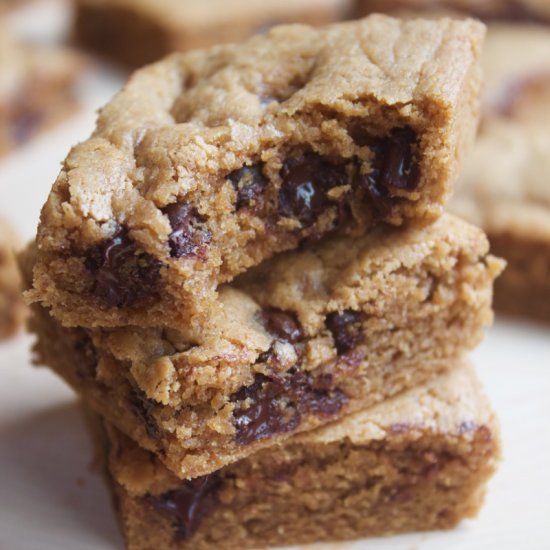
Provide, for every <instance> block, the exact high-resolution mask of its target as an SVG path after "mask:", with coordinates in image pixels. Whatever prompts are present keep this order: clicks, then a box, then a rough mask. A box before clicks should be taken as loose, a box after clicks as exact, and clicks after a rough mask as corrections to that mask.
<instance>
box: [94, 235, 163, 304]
mask: <svg viewBox="0 0 550 550" xmlns="http://www.w3.org/2000/svg"><path fill="white" fill-rule="evenodd" d="M85 266H86V268H87V269H88V270H89V271H90V272H91V273H92V274H93V278H94V285H93V289H92V292H93V294H94V295H95V296H97V297H98V298H101V299H102V300H104V301H105V302H106V303H107V304H108V305H110V306H113V307H127V306H132V305H136V304H137V303H140V302H143V301H145V300H148V299H151V298H154V297H155V296H156V295H157V286H158V282H159V273H160V268H161V263H160V262H159V261H158V260H155V259H154V258H153V257H152V256H150V255H149V254H147V253H146V252H143V251H141V250H140V249H139V248H138V247H137V245H136V244H135V243H134V242H133V241H132V240H131V239H130V237H129V236H128V231H127V230H126V229H125V228H121V229H120V230H119V231H118V232H117V233H115V234H114V235H113V236H112V237H111V238H110V239H108V240H106V241H105V242H103V243H101V244H100V245H99V246H97V247H96V248H95V249H94V250H92V251H91V252H90V253H89V255H88V257H87V258H86V260H85Z"/></svg>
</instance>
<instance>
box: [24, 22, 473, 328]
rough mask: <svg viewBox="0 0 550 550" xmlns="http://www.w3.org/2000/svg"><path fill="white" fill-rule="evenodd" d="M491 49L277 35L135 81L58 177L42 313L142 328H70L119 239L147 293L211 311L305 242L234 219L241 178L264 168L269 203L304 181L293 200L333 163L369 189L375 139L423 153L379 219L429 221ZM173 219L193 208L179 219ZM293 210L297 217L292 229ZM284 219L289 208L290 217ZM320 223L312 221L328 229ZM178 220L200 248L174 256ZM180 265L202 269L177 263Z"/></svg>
mask: <svg viewBox="0 0 550 550" xmlns="http://www.w3.org/2000/svg"><path fill="white" fill-rule="evenodd" d="M483 35H484V27H483V26H482V25H481V24H479V23H476V22H474V21H453V20H450V19H443V20H440V21H423V20H415V21H400V20H397V19H393V18H388V17H385V16H372V17H369V18H367V19H364V20H362V21H359V22H352V23H345V24H339V25H333V26H330V27H326V28H325V29H322V30H316V29H313V28H310V27H307V26H302V25H292V26H283V27H278V28H275V29H273V30H272V31H271V32H270V33H268V34H267V35H264V36H260V37H255V38H253V39H252V40H250V41H249V42H247V43H245V44H242V45H233V46H223V47H216V48H213V49H211V50H206V51H196V52H191V53H187V54H176V55H173V56H171V57H169V58H167V59H166V60H164V61H162V62H160V63H158V64H156V65H152V66H150V67H147V68H145V69H144V70H141V71H138V72H137V73H135V74H134V76H133V77H132V78H131V79H130V81H129V82H128V84H127V85H126V86H125V87H124V89H123V90H122V91H121V92H120V93H119V94H118V95H117V96H116V97H115V98H114V99H113V100H112V101H111V102H110V103H109V104H108V105H107V106H106V107H105V108H104V109H103V110H102V111H101V114H100V116H99V119H98V123H97V128H96V131H95V132H94V134H93V136H92V137H91V138H90V139H89V140H87V141H85V142H84V143H82V144H80V145H78V146H76V147H75V148H74V149H73V150H72V152H71V153H70V154H69V156H68V157H67V159H66V160H65V162H64V164H63V169H62V172H61V174H60V176H59V178H58V180H57V182H56V183H55V185H54V187H53V189H52V192H51V194H50V196H49V199H48V201H47V203H46V205H45V207H44V209H43V211H42V216H41V223H40V226H39V230H38V239H37V243H38V247H39V255H38V262H37V270H35V290H34V296H33V299H35V300H39V301H43V302H44V303H45V304H46V305H49V306H53V313H54V315H60V316H61V317H63V321H64V322H66V323H68V324H85V323H86V322H88V323H91V325H92V326H93V325H98V324H99V325H101V324H104V325H106V326H117V325H120V324H124V323H128V322H133V323H135V324H142V323H145V324H146V323H147V316H146V315H144V314H143V312H141V314H140V316H138V317H136V316H133V317H132V315H119V314H118V313H116V314H112V313H111V312H108V313H105V314H103V312H102V311H101V307H100V305H101V304H99V305H98V304H97V303H93V302H89V303H87V306H86V307H87V309H85V310H83V311H82V312H80V313H81V314H80V315H76V316H73V317H71V314H70V311H71V310H72V311H76V310H77V309H78V308H79V307H80V305H81V303H80V302H79V300H80V298H79V296H82V295H84V294H86V292H89V290H86V288H88V289H89V287H90V284H91V283H90V282H89V281H88V280H89V277H90V274H89V266H90V262H89V256H90V249H91V248H93V247H97V246H98V245H101V243H104V242H105V241H106V240H107V239H111V242H112V239H116V238H119V239H123V240H124V239H126V242H128V241H129V242H130V243H131V245H132V246H133V247H135V249H137V250H139V251H142V252H144V253H145V254H146V255H147V258H148V259H149V260H152V261H150V262H149V265H148V267H147V269H148V271H147V273H145V274H144V275H143V274H142V275H143V278H144V279H145V280H146V282H147V283H148V284H147V285H142V286H151V285H150V284H149V280H150V279H152V278H155V277H157V275H159V274H160V275H159V277H160V278H161V279H162V280H163V285H164V286H163V288H168V287H169V288H170V289H171V292H172V295H171V299H170V301H171V303H173V302H174V300H175V301H176V303H178V302H179V303H180V305H182V306H183V303H184V300H183V299H182V298H181V292H182V290H183V292H186V293H187V295H186V296H187V298H186V300H187V303H189V301H193V300H191V299H190V298H189V297H191V296H194V297H195V301H196V298H197V297H200V298H202V299H203V301H206V300H207V299H208V296H207V294H208V292H214V291H213V290H212V289H215V288H216V286H217V284H219V283H220V282H227V281H230V280H231V279H232V278H233V277H234V276H235V275H237V274H238V273H240V272H242V271H244V270H246V269H247V268H248V267H250V266H252V265H256V264H257V263H259V261H261V260H262V259H265V258H267V257H269V256H270V255H272V254H273V253H276V252H277V251H281V250H282V249H289V248H294V247H295V246H297V244H298V242H299V241H296V240H294V241H291V242H290V241H289V242H290V244H288V245H287V244H284V241H285V239H287V236H288V235H290V234H291V233H292V231H294V229H295V227H296V225H295V224H296V223H297V222H296V219H291V218H292V216H291V218H288V219H286V218H285V219H282V221H281V217H280V218H279V219H278V221H276V223H275V228H276V231H272V230H271V229H270V228H269V223H270V222H269V220H267V221H266V219H264V218H262V217H261V216H254V215H253V214H254V213H252V214H251V213H250V212H249V211H248V210H247V211H246V212H244V213H242V212H239V211H237V212H235V202H236V201H235V199H236V197H235V195H236V190H235V186H234V184H235V182H234V181H233V183H232V182H231V177H232V176H233V175H234V174H235V173H236V172H238V171H239V170H240V169H242V168H243V166H245V167H250V166H252V167H253V169H254V168H255V167H257V166H261V169H262V172H263V176H265V177H266V178H268V179H269V181H270V182H271V183H270V185H272V186H273V189H271V190H270V192H271V193H272V195H271V196H272V197H273V192H278V190H279V189H281V186H282V185H284V183H285V182H284V181H283V184H281V177H283V178H284V174H285V170H287V172H292V170H294V173H293V175H290V176H288V178H289V179H291V180H292V178H294V180H297V182H295V181H291V185H301V183H299V180H300V178H302V177H309V175H308V174H305V175H304V170H303V169H302V168H301V167H298V168H297V169H295V168H293V166H294V165H293V164H292V162H293V160H289V158H290V159H295V158H296V157H297V155H302V159H304V158H305V159H307V158H308V155H313V157H315V158H320V159H321V160H315V158H314V161H312V162H311V165H310V166H309V167H306V172H307V170H314V169H315V171H316V173H323V170H324V168H323V166H325V165H324V164H323V162H326V160H327V159H328V161H330V162H339V163H347V164H346V166H345V169H346V170H348V176H347V177H351V176H349V170H355V168H354V167H352V166H348V164H351V163H356V164H355V165H354V166H357V165H359V166H360V168H359V170H360V172H359V174H363V175H365V174H366V171H367V170H369V166H370V170H371V173H374V172H376V170H378V168H379V167H378V165H377V163H376V162H377V158H376V157H375V158H374V159H373V154H374V153H375V152H376V147H377V146H376V145H373V144H372V141H369V140H372V138H374V139H378V140H381V139H387V137H388V136H389V135H390V136H391V135H392V134H391V132H392V131H393V130H394V129H396V128H397V129H405V130H406V132H408V134H407V135H406V136H405V137H401V138H400V139H401V140H402V142H403V141H404V143H409V141H407V140H409V139H411V140H412V142H411V143H413V142H414V143H413V145H408V147H412V150H411V151H410V152H407V151H405V152H404V153H403V154H404V155H405V156H406V155H409V158H408V160H404V161H403V162H404V165H405V166H408V163H410V162H412V161H414V163H415V164H414V166H413V168H414V169H416V165H418V174H419V176H418V178H417V179H418V181H415V182H414V185H413V186H411V187H408V186H407V185H405V186H402V185H400V184H399V183H400V182H398V184H399V185H398V187H397V188H394V189H393V191H392V196H391V197H392V201H393V202H394V203H395V204H392V207H391V208H390V210H389V211H388V212H387V213H386V215H385V216H384V220H385V221H389V222H390V223H394V224H396V225H399V224H401V223H404V222H405V221H412V222H416V223H418V224H425V223H427V222H428V221H432V220H433V219H434V218H436V217H437V216H439V215H440V213H441V208H442V204H443V202H444V201H445V199H446V198H447V195H448V193H449V191H450V188H451V187H452V184H453V183H454V180H455V177H456V173H457V170H458V165H459V163H460V160H461V157H462V152H463V149H464V148H465V146H466V145H467V144H468V143H469V142H470V141H471V138H472V135H473V129H474V126H475V121H476V118H477V106H478V101H477V96H478V90H479V80H480V79H479V71H478V67H477V58H478V55H479V51H480V47H481V42H482V40H483ZM358 130H359V131H358ZM356 134H359V135H358V137H356V138H354V137H353V135H356ZM409 134H410V135H411V138H409V137H408V135H409ZM392 139H394V138H392ZM390 145H391V144H390ZM400 146H401V147H404V146H405V145H400ZM298 158H299V157H298ZM308 162H309V161H308ZM315 163H317V164H319V165H320V167H321V168H315ZM401 165H403V163H402V164H401ZM289 166H290V168H289ZM311 166H313V168H312V167H311ZM339 166H341V165H339ZM396 166H399V164H398V165H396ZM406 169H407V170H408V168H406ZM411 169H412V168H411ZM325 172H326V170H325ZM336 172H337V171H336ZM341 173H344V172H343V168H340V172H338V173H336V174H335V175H334V177H333V178H332V181H330V182H328V183H327V185H328V186H329V187H330V186H332V187H331V191H330V192H327V197H328V196H329V194H330V193H333V195H334V196H332V195H331V198H330V200H331V201H336V200H338V196H339V195H338V193H340V194H341V193H346V192H347V191H346V190H347V189H348V187H346V186H345V185H340V187H337V185H338V184H337V182H338V181H339V179H338V178H339V177H340V174H341ZM344 176H345V173H344ZM342 183H345V180H342ZM291 191H292V189H291ZM238 200H239V199H237V204H238ZM299 200H303V195H300V196H299ZM373 201H374V199H371V202H373ZM272 202H273V200H272ZM175 204H178V205H182V204H183V205H191V206H190V207H189V208H188V210H187V211H186V212H183V211H182V210H181V209H180V210H178V208H179V207H177V206H173V205H175ZM270 204H271V203H270ZM275 204H276V202H275ZM296 206H297V205H296V203H294V204H293V203H292V202H291V203H290V211H291V214H292V213H294V214H295V213H296ZM361 206H363V205H361ZM283 207H284V204H283V205H282V203H281V198H280V194H279V205H278V208H279V215H280V216H281V214H283V216H282V217H283V218H284V215H286V214H287V213H286V212H284V208H283ZM170 209H174V210H170ZM352 209H353V205H352ZM237 210H238V208H237ZM362 210H363V213H361V214H360V215H359V214H357V211H358V207H357V206H356V208H355V212H354V216H355V217H357V216H359V217H361V216H363V218H365V219H363V220H362V223H363V227H362V228H361V232H365V231H366V227H368V226H369V224H370V225H372V223H373V219H372V214H371V213H370V212H371V210H370V208H364V207H363V208H362ZM322 214H323V213H322V212H321V214H319V215H318V216H317V217H316V218H315V217H314V218H312V219H314V220H315V219H317V220H321V221H320V222H319V224H320V225H323V224H325V225H326V223H328V222H327V220H325V219H324V218H323V215H322ZM308 215H309V214H308ZM174 219H176V220H179V221H177V223H178V224H179V223H180V222H181V220H184V222H185V224H187V226H186V231H187V234H184V235H183V236H184V237H185V239H188V240H189V239H190V238H191V237H193V235H194V237H193V238H194V239H195V240H194V241H193V243H194V244H193V247H194V248H192V249H189V247H187V248H186V247H183V248H181V247H179V248H178V246H179V245H178V246H174V243H173V242H171V239H172V237H173V235H174V232H175V231H176V230H175V229H174V223H175V222H174ZM323 220H324V221H323ZM302 221H303V220H302ZM306 221H308V220H306ZM205 224H206V229H205V228H204V226H205ZM293 224H294V225H293ZM299 225H300V223H299V222H298V226H299ZM179 227H181V224H180V226H179ZM121 228H123V229H122V230H121ZM277 231H278V233H277ZM193 232H194V233H193ZM284 232H286V233H284ZM191 233H193V235H191ZM283 234H284V236H280V235H283ZM197 243H198V244H197ZM258 243H259V244H258ZM266 243H267V244H266ZM201 247H202V248H201ZM135 249H134V250H135ZM203 249H206V250H207V252H206V253H205V254H203ZM182 251H183V252H188V253H189V254H188V256H189V255H194V256H195V258H194V259H193V261H192V262H191V261H187V258H184V260H183V261H182V260H181V259H180V252H182ZM127 252H128V250H127ZM174 256H175V257H174ZM197 257H200V258H199V259H200V261H196V258H197ZM92 263H93V262H92ZM84 266H86V267H87V268H88V273H87V272H86V269H84ZM96 268H97V261H96ZM166 268H167V269H166ZM133 269H134V271H139V269H140V266H133ZM130 271H131V270H130ZM192 272H193V274H194V275H192V274H191V273H192ZM167 281H168V282H167ZM86 285H88V286H86ZM162 296H163V294H162V293H161V297H162ZM75 297H76V298H75ZM166 303H168V300H166V302H165V303H164V306H166ZM56 306H59V307H57V309H56ZM164 306H163V307H164ZM157 309H162V307H160V308H157ZM178 309H179V310H180V311H181V309H182V308H181V307H180V308H178ZM67 311H68V312H69V313H68V314H67ZM98 312H100V313H98ZM98 315H99V316H100V318H97V316H98ZM166 317H167V314H166V307H164V309H163V311H161V312H160V313H157V311H156V310H153V309H150V310H149V311H148V318H149V322H156V323H157V324H158V323H159V322H160V320H161V319H165V318H166ZM90 319H92V320H93V321H90Z"/></svg>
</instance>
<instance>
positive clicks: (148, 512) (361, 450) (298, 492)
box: [95, 364, 500, 550]
mask: <svg viewBox="0 0 550 550" xmlns="http://www.w3.org/2000/svg"><path fill="white" fill-rule="evenodd" d="M95 421H96V422H97V424H98V427H99V430H101V431H100V432H99V434H100V436H99V437H98V436H97V435H96V438H95V439H96V441H98V450H99V452H100V453H101V454H102V456H103V457H104V461H105V463H106V470H107V472H108V478H109V484H110V486H111V489H112V491H113V493H114V495H115V499H116V502H117V510H118V514H119V518H120V523H121V526H122V529H123V531H124V534H125V537H126V542H127V547H128V548H129V550H153V549H154V550H169V549H170V550H176V549H181V550H183V549H188V548H189V549H190V548H193V549H194V550H210V549H219V548H224V549H227V550H231V549H235V550H241V549H244V548H265V547H267V546H287V545H295V544H304V543H310V542H321V541H337V540H349V539H356V538H361V537H366V536H373V535H388V534H394V533H402V532H406V531H420V530H429V529H449V528H451V527H454V526H455V525H456V524H457V523H458V522H459V521H460V520H462V519H464V518H466V517H473V516H475V515H476V514H477V512H478V510H479V508H480V506H481V504H482V502H483V497H484V494H485V488H486V483H487V480H488V478H489V477H490V476H491V475H492V474H493V472H494V470H495V467H496V465H497V464H498V461H499V457H500V441H499V429H498V425H497V422H496V420H495V417H494V414H493V413H492V411H491V408H490V406H489V404H488V402H487V399H486V397H485V395H484V393H483V391H482V389H481V387H480V383H479V381H478V380H477V379H476V377H475V374H474V372H473V370H472V369H471V367H469V366H468V365H465V364H459V365H458V366H455V368H454V369H453V370H452V371H451V372H449V373H448V374H445V375H442V376H440V377H439V378H436V379H435V380H433V381H431V382H429V383H428V384H426V385H425V386H421V387H419V388H416V389H414V390H411V391H409V392H407V393H405V394H403V395H401V396H399V397H396V398H395V399H392V400H389V401H387V402H384V403H382V404H380V405H378V406H376V407H373V408H371V409H368V410H366V411H363V412H359V413H356V414H354V415H352V416H348V417H346V418H345V419H343V420H341V421H340V422H338V423H334V424H331V425H329V426H327V427H324V428H321V429H319V430H317V431H315V432H310V433H307V434H302V435H299V436H295V437H293V438H292V439H290V440H288V441H286V442H285V443H284V444H282V445H277V446H276V447H274V448H271V449H268V450H264V451H260V452H259V453H257V454H255V455H253V456H251V457H248V458H247V459H245V460H243V461H241V462H238V463H237V464H233V465H231V466H228V467H226V468H223V469H222V470H220V471H218V472H215V473H213V474H211V475H209V476H206V477H202V478H199V479H195V480H193V481H181V480H179V479H178V478H176V477H175V476H174V475H173V474H172V473H171V472H169V471H168V470H166V468H164V466H163V465H162V463H161V462H160V461H159V460H158V458H157V457H156V456H155V455H153V454H151V453H149V452H147V451H145V450H143V449H141V448H140V447H138V446H137V445H136V444H135V443H134V442H133V441H132V440H130V439H129V438H127V437H126V436H124V435H122V434H121V433H120V432H119V431H118V430H116V428H114V427H113V426H112V425H110V424H108V423H107V422H103V421H102V420H100V419H99V417H97V418H96V419H95ZM95 431H96V433H98V429H96V430H95Z"/></svg>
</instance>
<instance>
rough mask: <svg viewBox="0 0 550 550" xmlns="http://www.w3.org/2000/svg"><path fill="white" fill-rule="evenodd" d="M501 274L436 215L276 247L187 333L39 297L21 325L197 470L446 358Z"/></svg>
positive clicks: (91, 394)
mask: <svg viewBox="0 0 550 550" xmlns="http://www.w3.org/2000/svg"><path fill="white" fill-rule="evenodd" d="M32 261H33V260H32V249H31V251H30V252H29V253H28V254H27V256H26V257H25V258H24V263H26V272H27V273H28V272H29V271H30V270H31V269H32ZM501 268H502V265H501V262H500V261H499V260H496V259H495V258H493V257H492V256H490V255H488V243H487V240H486V239H485V236H484V235H483V233H482V232H481V231H480V230H478V229H477V228H474V227H473V226H469V225H467V224H466V223H464V222H462V221H460V220H459V219H457V218H453V217H451V216H445V217H443V218H441V219H440V220H439V221H437V222H436V223H435V224H433V225H431V226H428V227H426V228H424V229H408V230H405V229H402V228H401V229H396V228H393V229H389V228H386V229H385V230H381V229H380V230H378V233H377V232H373V233H371V234H370V235H369V236H367V237H362V238H359V239H350V238H342V239H333V240H331V241H326V242H322V243H319V244H318V245H317V246H315V247H311V248H310V249H308V250H304V251H300V252H297V251H295V252H290V253H287V254H283V255H279V256H277V257H276V258H274V259H272V260H271V261H270V262H269V263H268V264H266V265H263V266H260V267H259V268H257V270H252V271H250V272H249V273H247V274H246V276H244V277H243V278H241V279H239V280H237V281H235V282H234V283H233V285H232V286H231V287H224V288H223V289H221V290H220V298H219V300H220V303H221V305H222V306H223V307H221V308H219V309H220V314H219V315H217V316H213V317H212V318H210V319H209V321H208V322H207V323H205V324H204V325H203V326H202V327H199V328H197V329H195V328H194V327H193V326H189V325H186V324H185V323H183V324H182V325H181V326H180V328H179V330H176V329H167V328H165V327H160V328H151V327H149V328H142V327H125V328H118V329H88V330H83V329H69V328H63V327H62V326H61V324H60V323H59V322H57V321H56V320H54V319H53V318H52V317H51V316H50V315H49V312H48V311H47V309H45V308H44V307H43V306H41V305H39V304H36V305H35V306H34V316H33V319H32V320H31V328H32V330H33V331H34V332H35V333H36V334H37V335H38V343H37V345H36V352H37V360H38V362H39V363H43V364H46V365H48V366H50V367H51V368H53V370H54V371H56V372H57V373H58V374H59V375H60V376H62V377H63V378H64V379H65V380H66V381H67V382H68V383H69V384H70V385H71V386H73V387H74V388H75V389H76V390H77V391H78V392H79V393H80V394H81V395H82V396H83V397H84V398H85V399H86V400H87V401H88V403H89V404H90V405H91V406H92V407H93V408H95V409H96V410H97V411H98V412H100V413H101V414H102V415H104V416H105V417H106V418H107V419H108V420H109V421H110V422H112V423H113V424H115V425H116V426H117V427H118V428H119V429H121V430H122V431H123V432H125V433H126V434H128V435H129V436H130V437H132V438H133V439H134V440H136V441H137V442H138V443H139V444H140V445H141V446H142V447H144V448H146V449H149V450H151V451H154V452H156V453H158V454H159V457H160V458H161V460H162V461H163V462H164V463H165V464H166V465H167V466H168V467H169V468H170V469H172V470H173V471H174V472H175V473H176V475H178V476H179V477H181V478H194V477H198V476H201V475H205V474H208V473H211V472H212V471H214V470H217V469H219V468H220V467H222V466H224V465H226V464H230V463H232V462H235V461H237V460H239V459H241V458H243V457H246V456H249V455H250V454H252V453H254V452H255V451H257V450H258V449H261V448H264V447H270V446H273V445H274V444H276V443H277V442H279V441H281V440H283V439H286V438H288V437H290V436H291V435H292V434H294V433H297V432H301V431H306V430H311V429H312V428H315V427H317V426H319V425H321V424H325V423H327V422H329V421H331V420H334V419H336V418H340V417H342V416H343V415H344V414H346V413H349V412H351V411H355V410H358V409H360V408H364V407H366V406H369V405H372V404H374V403H377V402H379V401H382V400H383V399H385V398H387V397H390V396H392V395H395V394H397V393H399V392H401V391H403V390H406V389H407V388H409V387H411V386H413V385H417V384H421V383H422V382H424V381H426V380H427V379H429V378H430V377H433V376H434V375H435V374H437V373H438V372H440V371H443V370H445V369H446V368H448V366H449V364H450V363H452V362H453V361H454V360H455V359H456V357H457V356H460V355H462V353H463V352H465V351H466V350H469V349H472V348H473V347H475V346H476V345H477V344H478V343H479V342H480V340H481V339H482V336H483V329H484V328H485V327H486V326H487V325H488V324H490V323H491V321H492V311H491V294H492V283H493V280H494V278H495V277H496V276H497V275H498V273H499V272H500V270H501Z"/></svg>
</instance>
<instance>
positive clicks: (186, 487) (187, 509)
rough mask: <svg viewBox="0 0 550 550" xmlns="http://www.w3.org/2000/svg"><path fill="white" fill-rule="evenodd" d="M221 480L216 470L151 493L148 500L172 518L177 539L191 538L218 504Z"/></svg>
mask: <svg viewBox="0 0 550 550" xmlns="http://www.w3.org/2000/svg"><path fill="white" fill-rule="evenodd" d="M222 483H223V480H222V478H221V477H220V476H219V474H217V473H214V474H210V475H207V476H203V477H199V478H196V479H192V480H189V481H184V482H183V483H182V485H181V487H179V488H178V489H175V490H173V491H169V492H167V493H164V494H163V495H160V496H151V495H148V496H147V497H146V501H147V502H148V504H150V505H151V506H153V508H155V509H156V510H158V511H160V512H162V513H164V514H166V515H167V516H168V517H170V519H171V521H172V522H173V523H174V524H175V526H176V539H179V540H188V539H190V538H191V537H192V536H193V534H194V533H195V532H196V531H197V529H198V528H199V527H200V524H201V522H202V521H203V519H204V518H205V517H207V516H209V515H210V514H211V513H212V512H213V511H214V510H215V508H216V507H217V506H218V504H219V501H218V491H219V489H220V487H221V486H222Z"/></svg>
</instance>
